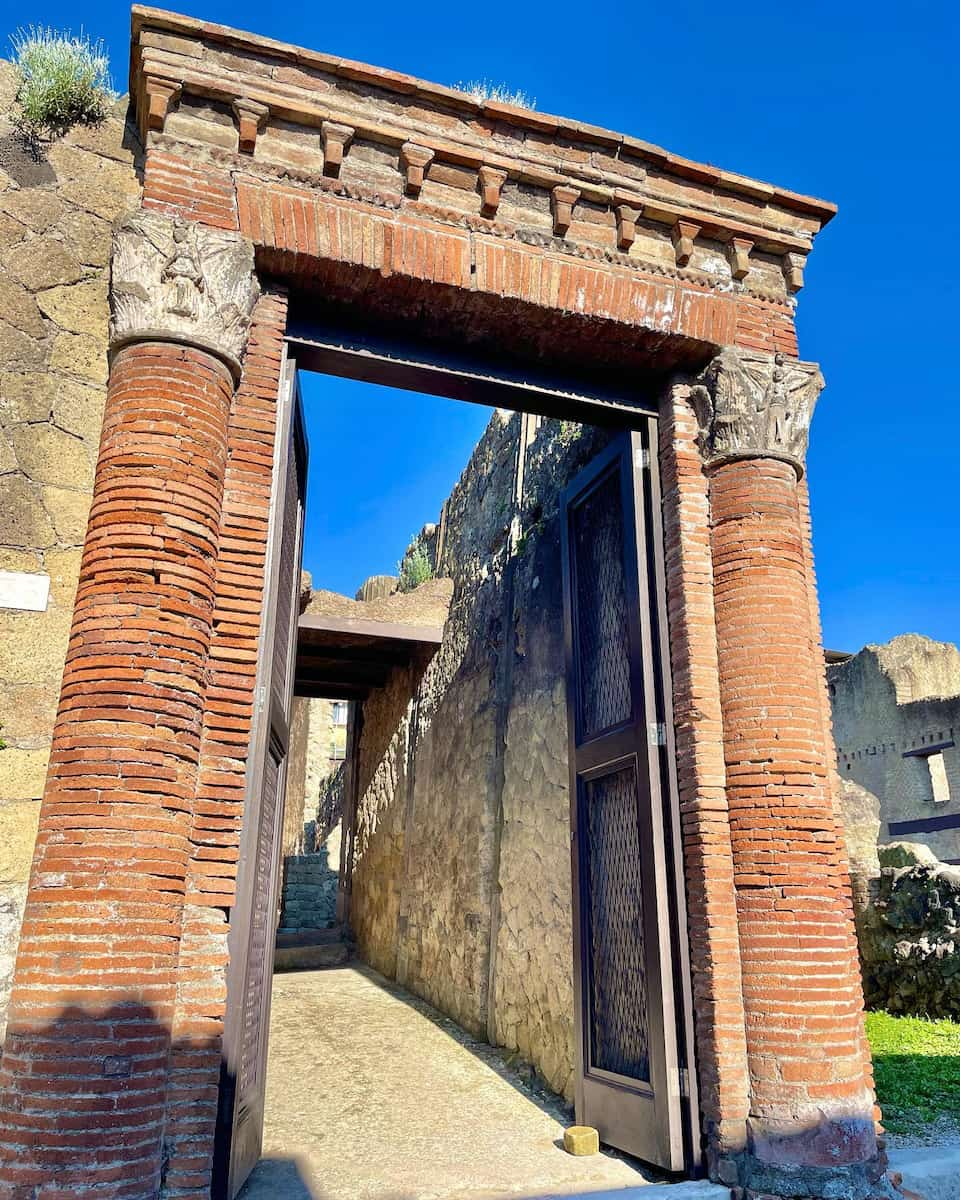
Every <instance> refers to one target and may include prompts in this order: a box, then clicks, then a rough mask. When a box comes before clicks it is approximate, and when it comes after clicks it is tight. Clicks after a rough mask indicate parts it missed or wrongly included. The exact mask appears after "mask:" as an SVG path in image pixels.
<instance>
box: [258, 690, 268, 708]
mask: <svg viewBox="0 0 960 1200" xmlns="http://www.w3.org/2000/svg"><path fill="white" fill-rule="evenodd" d="M266 703H267V689H266V688H265V687H258V688H257V712H258V713H262V712H263V709H264V706H265V705H266Z"/></svg>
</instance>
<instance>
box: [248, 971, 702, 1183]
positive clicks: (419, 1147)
mask: <svg viewBox="0 0 960 1200" xmlns="http://www.w3.org/2000/svg"><path fill="white" fill-rule="evenodd" d="M570 1120H571V1114H570V1113H569V1112H567V1111H565V1110H564V1106H563V1105H562V1103H560V1102H558V1101H556V1100H555V1099H552V1098H551V1097H550V1096H549V1094H546V1095H543V1094H537V1093H536V1092H535V1090H534V1089H533V1088H532V1086H531V1085H529V1084H527V1083H526V1082H525V1081H524V1080H523V1079H522V1078H521V1076H520V1075H519V1074H517V1073H516V1072H515V1071H514V1070H513V1069H512V1068H510V1067H508V1066H507V1065H506V1064H505V1063H504V1061H503V1059H502V1058H501V1056H500V1054H499V1053H498V1052H497V1051H496V1050H494V1049H492V1048H491V1047H490V1046H486V1045H484V1044H483V1043H478V1042H475V1041H474V1040H473V1039H471V1038H470V1037H469V1036H468V1035H467V1034H465V1033H464V1032H463V1031H462V1030H461V1029H460V1028H459V1027H458V1026H456V1025H454V1024H453V1022H451V1021H448V1020H447V1019H446V1018H444V1017H442V1016H440V1015H439V1014H438V1013H436V1012H435V1011H434V1010H433V1009H431V1008H430V1007H429V1006H428V1005H426V1004H424V1003H423V1002H422V1001H420V1000H418V999H416V998H415V997H413V996H410V995H409V994H408V993H406V992H404V991H402V990H401V989H399V988H397V987H395V986H394V985H392V984H390V983H388V982H387V981H386V980H385V979H383V978H382V977H381V976H379V975H377V974H376V973H375V972H374V971H371V970H369V969H368V968H366V967H363V966H358V965H351V966H349V967H344V968H339V969H336V970H326V971H304V972H300V973H297V974H289V975H278V976H275V977H274V984H273V1010H272V1016H271V1021H270V1056H269V1060H268V1068H267V1108H266V1125H265V1130H264V1146H263V1159H262V1161H261V1162H260V1165H259V1166H258V1167H257V1168H256V1170H255V1171H254V1173H253V1175H252V1176H251V1178H250V1180H249V1182H248V1183H247V1186H246V1188H245V1189H244V1191H243V1193H242V1200H448V1198H449V1200H453V1198H456V1200H480V1198H481V1197H482V1198H484V1200H493V1198H495V1197H510V1198H511V1200H512V1198H515V1197H537V1198H543V1200H546V1198H548V1197H559V1196H568V1197H569V1196H572V1195H584V1194H593V1193H599V1194H600V1195H601V1196H602V1197H603V1200H620V1198H621V1197H622V1198H623V1200H626V1198H627V1197H628V1196H631V1195H632V1194H634V1189H635V1188H636V1187H637V1186H638V1185H641V1184H645V1183H647V1182H649V1181H653V1180H654V1179H656V1176H655V1175H654V1174H653V1173H652V1172H649V1171H646V1170H644V1169H642V1168H641V1167H640V1166H639V1164H637V1163H635V1162H632V1161H630V1160H628V1159H625V1158H622V1157H620V1156H617V1155H615V1154H613V1153H609V1154H606V1153H604V1154H599V1155H595V1156H593V1157H591V1158H573V1157H571V1156H570V1155H568V1154H566V1153H565V1152H564V1150H563V1149H562V1145H561V1146H558V1144H557V1143H558V1140H560V1139H562V1136H563V1128H564V1125H565V1124H569V1123H570ZM689 1186H690V1187H694V1186H695V1185H689ZM623 1189H627V1190H626V1191H624V1190H623ZM659 1190H660V1189H655V1191H659ZM674 1190H675V1189H671V1191H674ZM684 1190H685V1189H680V1194H682V1193H683V1191H684Z"/></svg>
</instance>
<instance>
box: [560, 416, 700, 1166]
mask: <svg viewBox="0 0 960 1200" xmlns="http://www.w3.org/2000/svg"><path fill="white" fill-rule="evenodd" d="M650 432H651V431H650V429H649V428H646V429H644V430H642V431H641V432H638V433H633V434H627V435H624V436H622V437H621V438H618V439H617V440H616V441H615V442H614V443H612V444H611V446H610V447H608V448H607V450H606V451H604V452H603V453H602V454H600V455H599V456H598V457H597V458H596V459H595V460H594V461H593V462H592V463H591V464H589V465H588V466H587V467H586V468H585V470H584V471H583V472H581V474H580V475H579V476H578V477H577V478H576V479H575V480H573V481H572V482H571V484H570V485H569V487H568V488H567V489H566V490H565V492H564V495H563V506H564V521H563V556H564V615H565V626H566V647H567V672H568V676H567V707H568V729H569V740H570V776H571V778H570V790H571V810H570V813H571V835H572V839H571V846H572V855H571V862H572V873H573V900H574V984H575V986H574V996H575V1008H576V1013H575V1028H576V1030H577V1035H578V1036H577V1086H576V1102H577V1119H578V1121H580V1122H581V1123H583V1124H586V1125H593V1126H595V1127H596V1128H597V1129H598V1130H599V1131H600V1137H601V1140H602V1141H604V1142H607V1143H608V1144H610V1145H614V1146H617V1147H618V1148H620V1149H622V1150H626V1151H628V1152H629V1153H631V1154H635V1155H636V1156H637V1157H639V1158H642V1159H645V1160H646V1161H648V1162H651V1163H656V1164H657V1165H659V1166H662V1167H665V1168H667V1169H668V1170H674V1171H676V1170H681V1169H683V1167H684V1165H685V1142H684V1123H683V1113H682V1108H681V1087H680V1082H681V1079H680V1060H679V1048H680V1047H679V1044H678V1034H677V1020H676V1011H675V999H674V967H675V962H674V947H675V945H677V944H679V940H680V939H679V936H678V933H677V930H676V915H675V914H676V906H675V905H673V904H671V901H670V892H669V889H670V886H671V862H670V857H669V847H668V845H667V836H666V831H665V828H664V801H665V800H667V801H669V792H668V790H665V789H664V786H663V782H664V779H665V778H666V776H667V773H666V772H665V771H664V770H663V769H662V768H663V764H662V762H661V749H660V745H659V743H660V741H661V738H660V730H661V728H662V721H663V716H664V714H663V693H664V688H663V684H662V679H661V678H660V677H659V672H660V670H661V664H660V663H659V661H658V660H657V655H656V651H657V650H658V649H659V643H658V640H657V638H656V636H655V632H656V616H655V611H656V607H657V603H656V599H655V597H654V596H653V595H652V593H651V588H650V585H649V583H648V576H649V574H650V572H649V571H648V557H649V554H650V553H651V547H650V546H649V545H648V544H647V531H646V527H645V525H646V522H645V510H646V502H647V501H648V500H649V493H647V494H645V491H644V489H645V488H647V487H648V486H649V485H648V483H647V481H646V480H645V478H644V466H643V464H644V463H646V462H648V461H649V458H648V454H647V453H645V452H646V451H647V447H648V446H649V440H650Z"/></svg>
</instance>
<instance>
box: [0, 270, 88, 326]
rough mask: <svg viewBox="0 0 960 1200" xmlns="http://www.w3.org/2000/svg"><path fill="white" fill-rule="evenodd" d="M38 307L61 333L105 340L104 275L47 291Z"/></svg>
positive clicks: (0, 293) (38, 299) (41, 297)
mask: <svg viewBox="0 0 960 1200" xmlns="http://www.w3.org/2000/svg"><path fill="white" fill-rule="evenodd" d="M0 304H2V292H0ZM37 304H38V305H39V306H40V309H41V311H42V312H43V313H44V314H45V315H46V316H48V317H49V318H50V319H51V320H52V321H55V322H56V323H57V325H59V326H60V328H61V329H66V330H67V331H68V332H70V333H88V334H90V335H91V336H92V337H95V338H101V339H103V340H104V341H105V340H106V337H107V323H108V321H109V317H110V312H109V307H108V303H107V280H106V276H105V275H101V276H99V277H98V278H96V279H89V280H86V281H85V282H83V283H74V284H68V285H66V286H63V287H54V288H49V289H48V290H47V291H44V292H41V293H40V294H39V295H38V297H37ZM0 312H2V309H0Z"/></svg>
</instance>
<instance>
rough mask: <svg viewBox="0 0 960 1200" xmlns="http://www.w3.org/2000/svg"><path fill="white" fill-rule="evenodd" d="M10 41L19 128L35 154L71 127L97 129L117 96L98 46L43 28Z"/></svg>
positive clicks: (21, 32) (22, 32)
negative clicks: (15, 71)
mask: <svg viewBox="0 0 960 1200" xmlns="http://www.w3.org/2000/svg"><path fill="white" fill-rule="evenodd" d="M10 41H11V43H12V45H13V55H12V61H13V63H14V65H15V66H16V67H17V69H18V70H19V72H20V89H19V91H18V92H17V102H18V103H19V105H20V115H19V118H18V120H17V124H18V128H19V131H20V134H21V136H22V137H23V138H24V140H25V141H26V142H28V143H29V144H30V145H31V147H32V148H33V149H34V150H35V151H39V149H40V147H41V145H42V144H43V142H44V141H45V140H49V139H51V138H56V137H60V136H62V135H63V134H64V133H66V132H67V130H68V129H71V128H72V127H73V126H74V125H95V124H97V123H98V122H100V121H102V120H103V119H104V117H105V116H106V115H107V110H108V107H109V105H110V103H111V102H112V101H113V100H114V98H115V95H114V92H113V90H112V88H111V86H110V61H109V58H108V57H107V53H106V50H105V49H104V45H103V42H102V41H98V42H92V41H91V40H90V38H88V37H87V36H86V34H84V33H83V32H81V33H80V36H79V37H74V36H73V35H72V34H71V33H70V32H69V31H66V32H61V31H58V30H55V29H50V28H48V27H47V26H43V25H29V26H27V28H26V29H23V28H21V29H18V30H17V32H16V33H14V34H12V35H11V37H10Z"/></svg>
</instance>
